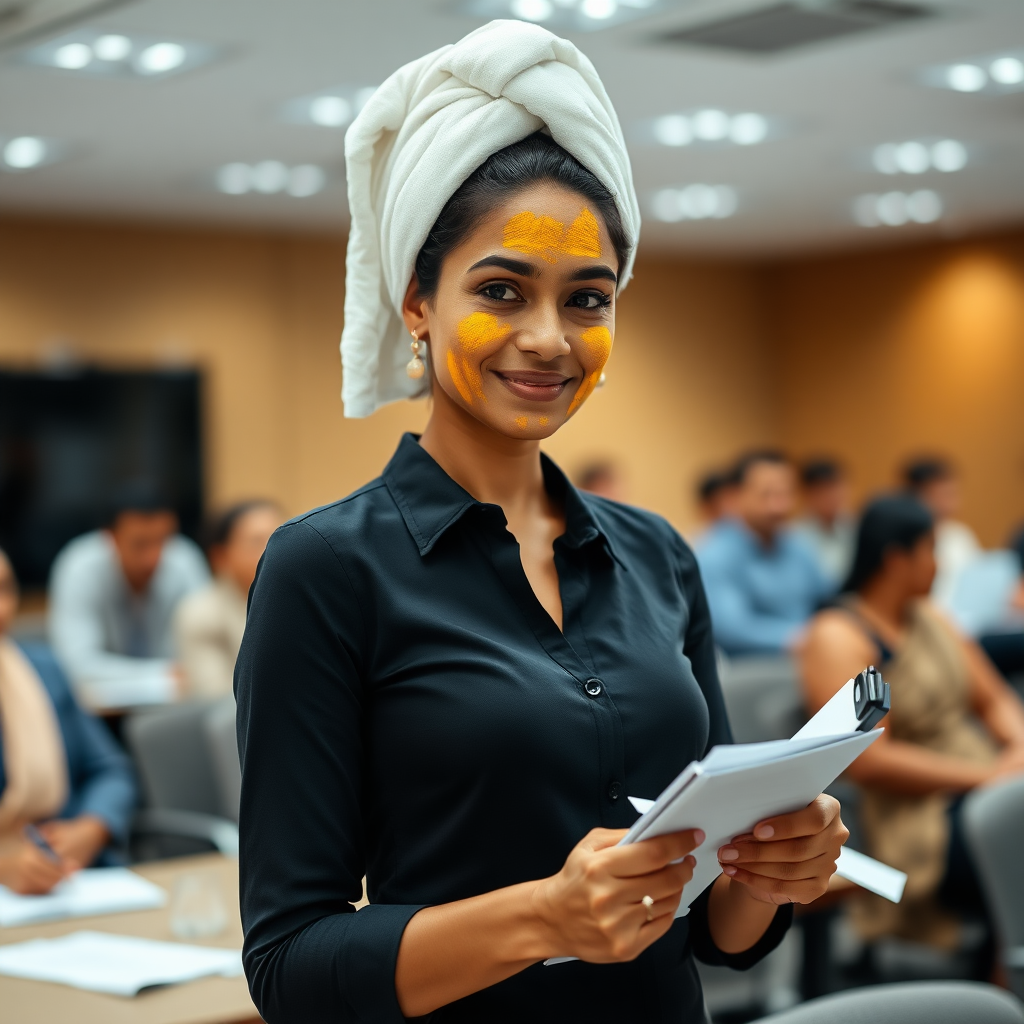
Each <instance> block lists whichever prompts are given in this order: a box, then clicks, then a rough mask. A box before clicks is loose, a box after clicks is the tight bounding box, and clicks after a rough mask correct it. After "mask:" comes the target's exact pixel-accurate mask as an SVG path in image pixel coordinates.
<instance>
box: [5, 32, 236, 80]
mask: <svg viewBox="0 0 1024 1024" xmlns="http://www.w3.org/2000/svg"><path fill="white" fill-rule="evenodd" d="M217 52H218V51H217V49H216V47H214V46H211V45H210V44H208V43H196V42H186V41H184V40H180V39H179V40H172V39H160V38H157V37H154V36H149V35H131V36H127V35H122V34H121V33H119V32H100V31H97V30H90V29H79V30H76V31H74V32H69V33H67V34H65V35H63V36H59V37H58V38H56V39H50V40H48V41H47V42H45V43H41V44H39V45H37V46H32V47H30V48H29V49H26V50H23V51H22V52H21V54H20V55H19V57H18V59H19V60H20V61H21V62H22V63H23V64H32V65H34V66H36V67H45V68H56V69H57V70H59V71H73V72H77V73H79V74H85V75H92V76H94V77H101V78H164V77H166V76H168V75H171V74H177V73H179V72H182V71H189V70H191V69H192V68H196V67H199V66H200V65H202V64H208V63H209V62H210V61H212V60H213V59H214V58H215V57H216V56H217Z"/></svg>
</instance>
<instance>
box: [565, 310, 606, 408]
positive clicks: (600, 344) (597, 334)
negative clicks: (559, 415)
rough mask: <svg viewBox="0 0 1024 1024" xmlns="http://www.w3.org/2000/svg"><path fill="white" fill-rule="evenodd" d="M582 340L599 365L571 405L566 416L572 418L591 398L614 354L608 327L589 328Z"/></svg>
mask: <svg viewBox="0 0 1024 1024" xmlns="http://www.w3.org/2000/svg"><path fill="white" fill-rule="evenodd" d="M580 338H581V339H582V340H583V343H584V344H585V345H586V346H587V348H589V349H590V351H591V353H592V354H593V355H594V358H595V359H596V360H597V365H596V366H595V368H594V370H593V371H592V372H591V373H588V374H587V375H586V377H584V378H583V383H582V384H580V386H579V389H578V390H577V391H576V394H575V395H574V396H573V399H572V402H570V403H569V409H568V411H567V412H566V414H565V415H566V416H571V415H572V414H573V413H574V412H575V411H576V410H577V409H578V408H579V407H580V406H581V405H582V404H583V403H584V402H585V401H586V400H587V399H588V398H589V397H590V395H591V393H592V392H593V390H594V388H596V387H597V382H598V381H599V380H600V379H601V371H602V370H603V369H604V364H605V363H607V362H608V357H609V356H610V355H611V354H612V332H611V331H610V330H608V328H607V327H588V328H587V329H586V330H585V331H583V332H582V333H581V334H580Z"/></svg>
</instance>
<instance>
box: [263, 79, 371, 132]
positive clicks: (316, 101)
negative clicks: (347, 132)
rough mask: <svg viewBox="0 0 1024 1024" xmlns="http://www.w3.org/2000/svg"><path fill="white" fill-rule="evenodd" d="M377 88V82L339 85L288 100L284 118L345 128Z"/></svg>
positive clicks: (301, 122)
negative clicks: (375, 83)
mask: <svg viewBox="0 0 1024 1024" xmlns="http://www.w3.org/2000/svg"><path fill="white" fill-rule="evenodd" d="M376 91H377V87H376V86H374V85H338V86H335V87H334V88H331V89H324V90H323V91H322V92H318V93H310V94H308V95H306V96H298V97H296V98H295V99H293V100H288V102H287V103H285V104H284V106H283V107H282V108H281V117H282V118H283V119H284V120H285V121H290V122H291V123H292V124H315V125H317V126H318V127H320V128H344V127H345V126H346V125H348V124H349V123H350V122H351V121H352V119H353V118H354V117H355V116H356V114H358V113H359V111H360V110H362V109H363V107H365V106H366V104H367V101H368V100H369V99H370V97H371V96H372V95H373V94H374V93H375V92H376Z"/></svg>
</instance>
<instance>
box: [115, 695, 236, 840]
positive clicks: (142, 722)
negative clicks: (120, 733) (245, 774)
mask: <svg viewBox="0 0 1024 1024" xmlns="http://www.w3.org/2000/svg"><path fill="white" fill-rule="evenodd" d="M216 703H220V702H216ZM212 706H213V705H212V704H211V702H209V701H190V702H188V703H184V704H176V705H171V706H168V707H161V708H153V709H150V710H146V711H141V712H138V713H136V714H134V715H132V716H131V717H130V718H129V719H128V720H127V721H126V723H125V727H124V735H125V740H126V742H127V744H128V748H129V750H130V751H131V754H132V757H133V758H134V760H135V764H136V767H137V768H138V772H139V775H140V777H141V780H142V788H143V792H144V794H145V798H146V801H145V807H144V808H143V809H142V810H141V811H139V812H138V814H137V815H136V817H135V820H134V821H133V823H132V844H131V845H132V853H133V856H134V857H135V859H137V860H148V859H154V858H161V857H169V856H182V855H185V854H190V853H196V852H199V851H201V850H206V849H209V848H210V847H211V846H212V847H213V848H214V849H217V850H219V851H220V852H221V853H224V854H228V855H234V854H237V852H238V828H237V826H236V825H235V823H234V822H233V821H231V820H229V819H227V818H226V817H225V816H224V815H223V813H222V808H223V800H222V797H221V791H220V787H219V785H218V779H217V774H216V770H215V768H214V761H213V758H212V756H211V753H210V744H209V740H208V737H207V732H206V728H205V721H206V718H207V716H208V715H209V713H210V710H211V707H212Z"/></svg>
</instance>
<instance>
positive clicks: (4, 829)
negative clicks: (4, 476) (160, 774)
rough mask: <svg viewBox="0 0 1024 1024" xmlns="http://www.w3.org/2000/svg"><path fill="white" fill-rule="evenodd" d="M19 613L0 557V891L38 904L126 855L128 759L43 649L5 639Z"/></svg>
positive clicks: (131, 791) (131, 789) (132, 794)
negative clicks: (92, 868) (117, 852)
mask: <svg viewBox="0 0 1024 1024" xmlns="http://www.w3.org/2000/svg"><path fill="white" fill-rule="evenodd" d="M17 608H18V584H17V580H16V579H15V578H14V570H13V569H12V568H11V563H10V562H9V561H8V559H7V556H6V555H5V554H4V553H3V552H2V551H0V884H2V885H6V886H7V887H8V888H10V889H13V890H14V891H15V892H17V893H37V894H38V893H45V892H49V891H50V889H52V888H53V887H54V886H55V885H56V884H57V883H58V882H59V881H61V879H63V878H66V877H67V876H68V875H69V874H71V873H72V872H73V871H76V870H77V869H78V868H82V867H87V866H88V865H90V864H92V863H94V862H95V861H96V860H97V859H98V858H100V857H101V856H102V855H103V854H104V852H105V851H106V850H107V849H108V848H109V847H110V846H111V844H115V845H124V843H125V842H126V840H127V833H128V824H129V819H130V816H131V811H132V808H133V806H134V805H135V801H136V790H135V782H134V780H133V777H132V772H131V768H130V767H129V763H128V759H127V757H125V755H124V754H123V753H122V752H121V751H120V750H119V749H118V748H117V745H116V744H115V742H114V740H113V738H112V737H111V735H110V732H109V731H108V730H107V728H106V727H105V726H104V725H103V724H102V723H100V722H97V721H96V720H95V719H94V718H92V717H90V716H89V715H88V714H86V713H85V712H84V711H82V709H81V708H80V707H79V706H78V704H77V703H76V702H75V698H74V697H73V696H72V694H71V688H70V687H69V685H68V681H67V678H66V677H65V675H64V673H63V672H62V671H61V668H60V666H59V665H58V664H57V662H56V660H55V659H54V657H53V655H52V654H51V653H50V651H49V649H48V648H46V647H45V646H43V645H41V644H31V645H30V644H25V645H24V646H18V645H17V644H15V643H14V641H12V640H10V639H9V638H8V637H7V635H6V634H7V631H8V629H9V628H10V625H11V622H12V621H13V619H14V615H15V612H16V611H17ZM26 825H35V826H38V829H39V832H40V833H41V835H42V837H43V839H44V841H45V843H46V844H47V845H48V846H49V848H50V851H52V853H50V852H49V851H44V850H43V849H42V848H41V847H40V845H38V844H37V843H35V842H32V841H30V839H29V838H28V837H27V836H26V834H25V831H24V830H25V826H26Z"/></svg>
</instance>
